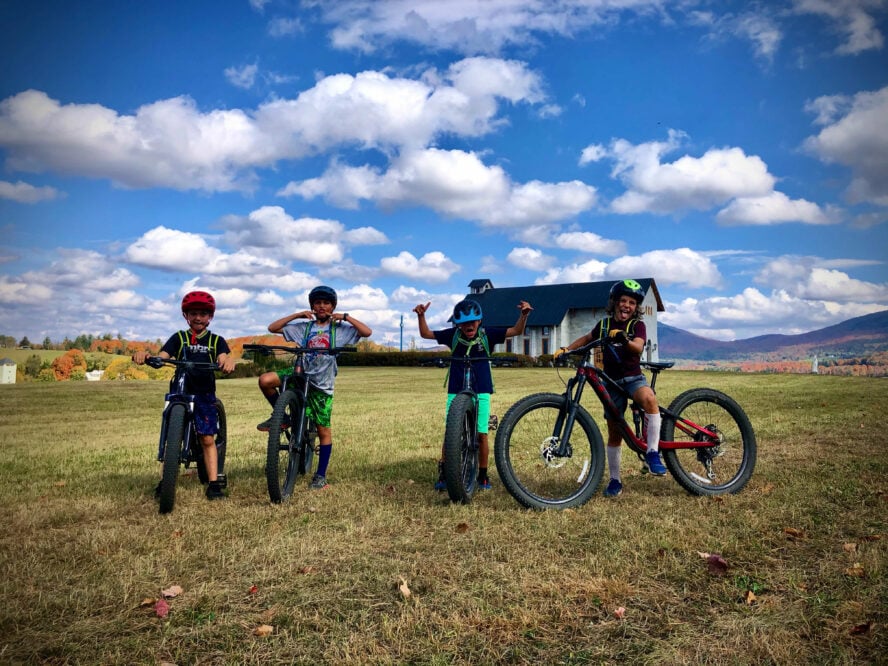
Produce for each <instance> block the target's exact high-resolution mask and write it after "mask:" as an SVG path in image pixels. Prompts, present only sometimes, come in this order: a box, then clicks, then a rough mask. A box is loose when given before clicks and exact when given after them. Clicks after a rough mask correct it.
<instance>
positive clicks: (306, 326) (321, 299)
mask: <svg viewBox="0 0 888 666" xmlns="http://www.w3.org/2000/svg"><path fill="white" fill-rule="evenodd" d="M338 300H339V299H338V297H337V296H336V290H334V289H333V288H332V287H327V286H325V285H320V286H317V287H315V288H314V289H312V290H311V291H310V292H309V294H308V305H309V308H310V309H309V310H302V311H301V312H294V313H293V314H290V315H287V316H285V317H281V318H280V319H278V320H276V321H273V322H272V323H270V324H269V325H268V330H269V332H271V333H279V334H281V335H283V336H284V339H285V340H287V341H288V342H295V343H297V344H298V345H299V346H300V347H315V348H321V347H323V348H325V349H331V348H333V347H346V346H348V345H353V344H355V343H356V342H358V340H360V339H361V338H368V337H370V336H371V335H373V331H372V330H371V329H370V327H369V326H367V324H364V323H363V322H360V321H358V320H357V319H355V318H354V317H353V316H352V315H350V314H349V313H348V312H336V311H335V310H336V305H337V303H338ZM297 319H305V320H306V321H301V322H297V323H294V322H296V320H297ZM336 369H337V365H336V357H335V356H331V355H329V354H309V355H307V356H306V361H305V376H306V378H307V379H308V400H307V404H306V411H307V414H308V417H309V418H310V419H311V420H312V421H314V423H315V424H316V425H317V427H318V444H319V447H318V468H317V470H316V471H315V474H314V476H313V477H312V479H311V481H310V482H309V488H311V489H312V490H323V489H324V488H326V487H327V486H328V484H327V465H328V464H329V462H330V454H331V453H332V452H333V429H332V426H331V415H332V412H333V386H334V384H335V381H336ZM292 372H293V369H292V368H287V369H285V370H281V371H279V372H265V373H262V374H261V375H260V376H259V390H261V391H262V395H264V396H265V399H266V400H268V402H269V403H270V404H271V407H272V409H274V405H275V402H276V401H277V398H278V390H279V389H280V387H281V386H282V384H283V382H282V379H283V378H284V377H285V376H287V375H288V374H291V373H292ZM270 424H271V419H268V420H266V421H263V422H262V423H260V424H259V425H258V426H256V428H257V429H258V430H261V431H263V432H264V431H267V430H268V428H269V426H270Z"/></svg>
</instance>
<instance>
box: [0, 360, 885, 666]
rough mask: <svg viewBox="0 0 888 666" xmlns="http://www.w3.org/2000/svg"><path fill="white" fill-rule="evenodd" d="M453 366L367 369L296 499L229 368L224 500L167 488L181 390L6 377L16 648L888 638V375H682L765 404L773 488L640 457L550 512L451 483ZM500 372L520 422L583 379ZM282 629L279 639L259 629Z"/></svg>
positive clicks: (2, 478) (792, 645)
mask: <svg viewBox="0 0 888 666" xmlns="http://www.w3.org/2000/svg"><path fill="white" fill-rule="evenodd" d="M443 379H444V375H443V371H440V370H436V369H385V368H379V369H370V368H345V369H343V370H342V372H341V374H340V378H339V382H338V384H337V394H336V402H335V409H334V452H333V459H332V463H331V466H330V475H329V476H330V480H331V482H332V486H331V488H330V489H328V490H327V491H324V492H321V493H310V492H309V491H308V490H307V488H306V487H305V486H304V485H302V486H301V487H300V488H298V489H297V491H296V493H295V496H294V498H293V501H291V502H290V503H288V504H285V505H281V506H272V505H270V504H269V503H268V500H267V494H266V489H265V479H264V473H263V466H264V456H265V439H264V436H263V435H262V434H261V433H258V432H257V431H256V430H255V424H256V423H257V422H259V421H261V420H263V419H264V418H266V417H267V415H268V411H269V408H268V406H267V405H266V403H264V401H263V400H262V398H261V397H260V395H259V393H258V390H257V389H256V387H255V381H254V380H228V381H224V382H220V384H219V394H220V396H221V397H222V399H223V400H224V401H225V403H226V408H227V412H228V416H229V423H228V427H229V442H230V443H229V454H228V463H227V471H228V474H229V478H230V491H231V495H230V498H229V499H228V500H226V501H225V502H215V503H212V504H211V503H208V502H207V501H206V500H205V499H204V497H203V489H202V488H201V487H200V484H199V483H198V481H197V479H196V478H194V477H180V480H179V487H178V492H177V497H176V508H175V511H174V512H173V513H172V514H170V515H168V516H161V515H159V514H158V513H157V505H156V503H155V502H154V500H153V498H152V496H151V492H152V489H153V486H154V484H155V482H156V479H157V478H158V474H159V465H158V464H157V463H156V462H154V456H155V453H156V446H157V428H158V426H159V416H160V408H161V404H162V397H163V392H164V389H165V385H164V384H163V383H162V382H137V383H120V384H118V383H96V384H93V383H89V384H87V383H70V384H46V385H45V384H27V385H20V386H13V387H0V398H2V407H0V505H2V506H3V507H4V521H3V522H2V523H0V525H2V526H0V572H2V574H3V577H4V580H5V581H7V583H6V585H5V586H4V588H3V603H2V604H0V661H2V662H4V663H53V664H64V663H103V664H115V663H120V664H130V663H158V662H160V661H164V660H166V661H170V662H174V663H202V664H223V663H239V664H241V663H244V664H248V663H255V664H268V663H287V664H289V663H300V662H308V661H319V662H328V663H354V664H366V663H379V664H388V663H392V664H395V663H418V664H462V663H512V664H531V663H533V664H539V663H553V664H556V663H560V664H588V663H613V662H617V661H628V662H631V663H651V664H653V663H679V664H680V663H688V664H690V663H694V664H696V663H703V664H723V663H739V664H746V663H750V664H752V663H781V664H803V663H804V664H807V663H834V662H835V663H871V662H877V661H878V660H879V659H882V658H883V655H884V654H885V653H886V652H888V650H886V648H888V642H886V634H885V626H886V620H888V612H886V608H888V603H886V601H888V599H886V593H888V586H886V582H885V563H886V542H888V530H886V526H885V525H886V524H885V518H884V506H885V499H886V491H888V483H886V481H885V479H886V472H888V469H886V467H888V465H886V464H885V462H884V460H885V458H884V455H882V451H883V448H884V442H883V441H882V440H883V437H882V436H881V434H880V433H881V431H882V426H881V423H882V420H883V414H885V413H888V392H885V391H884V389H883V387H882V381H884V380H875V379H866V378H851V377H848V378H845V377H816V376H782V375H739V374H716V373H691V372H671V371H670V372H667V373H665V375H664V377H663V378H662V383H661V387H660V395H661V400H663V402H664V403H668V402H669V400H671V398H672V397H674V396H676V395H678V394H679V393H680V392H681V391H683V390H685V389H687V388H690V387H692V386H706V385H708V386H712V387H713V388H718V389H721V390H723V391H725V392H727V393H729V394H730V395H732V396H734V397H735V398H736V399H737V400H738V401H739V402H740V404H742V405H743V406H744V408H745V409H746V411H747V412H748V413H749V415H750V418H751V420H752V422H753V424H754V426H755V428H756V434H757V437H758V443H759V459H758V465H757V468H756V471H755V474H754V476H753V478H752V481H751V482H750V484H749V485H748V487H747V488H746V489H745V490H744V491H743V492H742V493H740V494H739V495H734V496H728V497H721V498H715V499H706V498H695V497H691V496H689V495H687V494H686V493H685V492H684V491H683V490H681V488H680V487H679V486H678V485H677V484H676V483H674V482H672V481H671V480H670V479H669V478H667V479H652V478H648V477H644V476H641V475H640V474H638V473H637V470H638V468H639V465H638V463H637V461H635V460H634V457H633V456H631V455H630V454H629V453H628V451H626V452H624V461H623V462H624V469H625V470H626V474H625V477H624V485H625V487H626V490H625V492H624V494H623V496H622V497H620V498H619V499H618V500H616V501H607V500H605V499H604V498H602V497H601V496H597V497H595V498H594V499H593V500H592V501H591V502H590V503H589V504H587V505H586V506H584V507H582V508H580V509H577V510H571V511H564V512H561V513H535V512H529V511H525V510H523V509H521V508H520V507H519V506H518V504H517V503H516V502H515V501H514V500H512V498H511V497H510V496H509V495H508V494H507V493H506V492H505V491H504V490H503V488H502V486H501V484H499V483H498V482H497V481H498V479H497V478H496V476H494V477H493V478H494V481H495V487H494V490H492V491H489V492H485V493H482V494H480V495H479V496H478V497H477V498H476V501H475V502H474V503H473V504H472V505H470V506H453V505H450V504H449V503H448V502H447V501H446V499H445V497H444V496H443V495H442V494H439V493H436V492H434V490H433V489H432V488H431V485H432V481H433V480H434V476H435V460H436V459H437V456H438V453H439V448H440V442H441V435H442V430H443V414H442V410H443V403H444V390H443V386H442V383H443ZM496 381H497V389H498V393H497V394H496V396H495V398H494V411H495V412H497V413H499V414H500V415H501V414H503V413H504V412H505V410H506V408H507V407H508V406H509V405H510V404H511V403H512V402H513V401H514V400H516V399H518V398H519V397H521V396H523V395H526V394H528V393H532V392H537V391H558V390H559V384H558V383H557V378H556V376H555V374H554V372H553V371H552V370H531V369H503V370H500V371H497V373H496ZM587 406H588V407H589V409H590V412H592V413H593V415H595V416H596V418H600V416H599V413H600V411H601V410H600V409H599V408H598V407H597V406H596V405H591V404H589V403H587ZM491 464H492V460H491ZM701 553H702V554H718V555H719V556H720V557H721V558H723V560H724V561H725V563H726V567H725V568H724V569H723V570H720V569H718V568H715V569H713V568H712V567H710V566H709V564H708V562H707V560H706V559H704V558H703V556H702V555H701ZM171 585H179V586H181V588H182V590H183V591H182V593H181V594H180V595H178V596H176V597H174V598H170V599H168V600H166V602H167V604H168V606H169V613H168V614H167V615H166V617H164V618H161V617H158V615H157V613H156V612H155V609H154V605H153V603H145V602H146V600H149V601H152V602H153V601H155V600H156V599H158V598H160V597H161V592H162V590H164V589H167V588H169V587H170V586H171ZM405 590H406V592H405ZM750 595H751V596H750ZM262 625H267V626H270V627H273V629H272V631H271V633H270V634H269V635H267V636H261V635H257V634H256V633H254V632H256V631H257V629H258V628H259V627H260V626H262ZM260 633H261V632H260Z"/></svg>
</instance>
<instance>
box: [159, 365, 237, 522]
mask: <svg viewBox="0 0 888 666" xmlns="http://www.w3.org/2000/svg"><path fill="white" fill-rule="evenodd" d="M145 363H146V364H147V365H149V366H151V367H152V368H162V367H163V366H164V365H172V366H174V367H175V368H176V372H175V374H174V375H173V379H172V381H171V382H170V391H169V393H167V394H166V395H165V396H164V405H163V415H162V416H161V422H160V443H159V444H158V449H157V460H158V462H160V463H162V464H163V472H162V473H161V478H160V483H159V484H158V485H157V489H156V491H155V494H156V496H157V499H158V504H159V508H160V513H170V512H171V511H172V510H173V506H174V505H175V503H176V481H177V479H178V477H179V466H180V465H183V466H184V467H185V468H186V469H187V468H188V467H190V466H191V464H192V463H194V465H195V466H196V468H197V476H198V478H199V479H200V482H201V483H202V484H204V485H206V484H207V483H209V480H210V479H209V475H208V474H207V466H206V463H205V461H204V453H203V446H201V444H200V438H199V437H198V434H197V431H196V430H195V428H194V395H193V394H190V393H188V392H187V391H186V389H185V377H186V373H187V371H188V370H218V369H219V367H218V365H217V364H215V363H207V362H205V361H185V360H177V359H172V358H163V357H161V356H149V357H148V358H146V359H145ZM216 410H217V411H218V414H219V416H218V423H217V426H218V431H217V432H216V435H215V439H216V459H217V481H218V482H219V485H220V486H222V488H223V489H224V488H225V487H227V485H228V481H227V478H226V477H225V474H224V469H225V451H226V448H227V444H228V428H227V422H226V417H225V406H224V405H223V404H222V401H221V400H219V399H218V398H216Z"/></svg>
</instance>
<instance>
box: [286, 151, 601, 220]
mask: <svg viewBox="0 0 888 666" xmlns="http://www.w3.org/2000/svg"><path fill="white" fill-rule="evenodd" d="M284 190H285V193H287V194H299V195H301V196H303V197H305V198H309V199H310V198H313V197H316V196H322V197H324V198H326V199H327V200H328V201H330V202H331V203H333V204H335V205H340V206H345V207H357V205H358V202H359V201H360V200H362V199H367V200H373V201H376V203H377V204H378V205H380V206H381V207H383V208H391V207H397V206H409V205H420V206H427V207H430V208H432V209H434V210H436V211H438V212H439V213H442V214H444V215H446V216H448V217H453V218H460V219H468V220H475V221H478V222H480V223H481V224H482V225H485V226H525V225H534V224H541V223H546V222H552V221H558V220H563V219H566V218H570V217H573V216H575V215H577V214H579V213H581V212H583V211H586V210H588V209H590V208H591V207H592V206H594V205H595V201H596V191H595V188H594V187H592V186H590V185H586V184H585V183H582V182H580V181H569V182H561V183H543V182H540V181H531V182H528V183H523V184H519V183H514V182H512V181H511V180H510V179H509V177H508V175H507V174H506V173H505V171H504V170H503V169H502V167H499V166H487V165H485V164H484V163H483V162H482V161H481V159H480V158H479V157H478V156H477V155H476V154H474V153H468V152H465V151H461V150H440V149H437V148H430V149H427V150H421V151H409V152H406V153H404V154H402V155H400V156H399V157H398V158H396V159H395V160H394V161H393V162H392V164H391V166H390V168H389V170H388V171H386V172H384V173H380V172H378V171H377V170H376V169H374V168H371V167H369V166H362V167H348V166H343V165H340V164H333V165H331V167H330V168H329V169H328V170H327V171H326V172H325V173H324V175H323V176H321V177H319V178H312V179H309V180H306V181H302V182H299V183H295V182H294V183H290V184H289V185H287V187H286V188H284Z"/></svg>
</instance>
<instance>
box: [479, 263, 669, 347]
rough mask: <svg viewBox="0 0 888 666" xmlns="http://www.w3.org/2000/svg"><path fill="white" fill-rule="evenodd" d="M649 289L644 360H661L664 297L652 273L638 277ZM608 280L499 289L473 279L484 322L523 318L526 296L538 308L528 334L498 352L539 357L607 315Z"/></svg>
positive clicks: (504, 322)
mask: <svg viewBox="0 0 888 666" xmlns="http://www.w3.org/2000/svg"><path fill="white" fill-rule="evenodd" d="M637 281H638V283H639V284H641V286H642V288H643V289H644V291H645V297H644V301H642V304H641V310H642V313H643V317H644V323H645V327H646V328H647V337H648V340H647V347H646V352H645V357H644V358H645V360H648V361H657V360H659V358H660V357H659V353H658V349H659V345H658V342H657V313H658V312H664V311H665V308H664V307H663V302H662V301H661V300H660V293H659V291H658V290H657V285H656V283H655V282H654V279H653V278H642V279H638V280H637ZM614 282H615V280H610V281H607V282H574V283H570V284H551V285H535V286H531V287H506V288H500V289H498V288H495V287H494V286H493V283H492V282H491V281H490V280H487V279H481V280H472V281H471V282H470V283H469V293H468V294H466V298H471V299H474V300H476V301H478V303H480V305H481V310H482V311H483V313H484V323H485V324H486V325H488V326H512V325H513V324H514V323H515V321H516V320H517V319H518V309H517V305H518V302H519V301H527V302H529V303H530V304H531V305H532V306H533V312H531V313H530V317H529V318H528V320H527V326H526V328H525V331H524V335H522V336H516V337H514V338H509V339H508V340H506V342H505V344H502V345H497V347H496V348H495V349H494V351H498V352H503V351H504V352H510V353H513V354H526V355H527V356H540V355H542V354H552V353H554V351H555V350H556V349H558V348H559V347H566V346H567V345H568V344H570V343H571V342H573V341H574V340H576V339H577V338H578V337H580V336H581V335H583V334H584V333H588V332H589V331H590V330H592V327H594V326H595V324H596V323H597V322H598V321H599V320H600V319H602V318H603V317H604V316H605V308H606V307H607V299H608V295H609V293H610V288H611V287H612V286H613V284H614Z"/></svg>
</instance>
